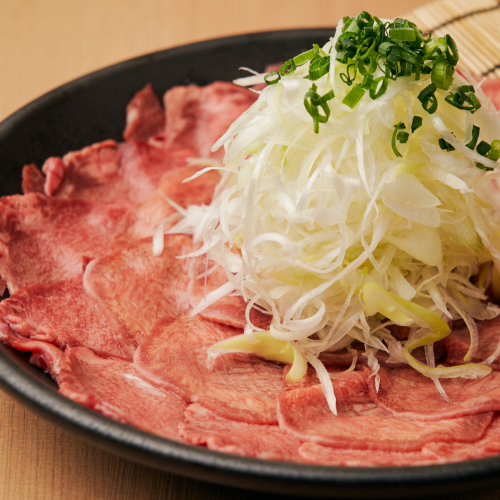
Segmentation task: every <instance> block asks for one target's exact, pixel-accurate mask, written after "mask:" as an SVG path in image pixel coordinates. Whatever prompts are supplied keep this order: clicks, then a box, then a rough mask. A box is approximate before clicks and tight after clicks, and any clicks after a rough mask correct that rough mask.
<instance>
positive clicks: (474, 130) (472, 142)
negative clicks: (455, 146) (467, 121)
mask: <svg viewBox="0 0 500 500" xmlns="http://www.w3.org/2000/svg"><path fill="white" fill-rule="evenodd" d="M478 139H479V127H477V126H476V125H474V126H473V127H472V139H471V140H470V141H469V142H468V143H467V144H466V145H465V146H466V147H468V148H469V149H472V150H474V148H475V147H476V144H477V140H478Z"/></svg>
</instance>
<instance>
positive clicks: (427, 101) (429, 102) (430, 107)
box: [417, 83, 438, 115]
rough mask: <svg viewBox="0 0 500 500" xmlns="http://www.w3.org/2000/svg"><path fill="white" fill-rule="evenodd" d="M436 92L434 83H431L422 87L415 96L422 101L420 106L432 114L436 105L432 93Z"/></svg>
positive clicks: (435, 99)
mask: <svg viewBox="0 0 500 500" xmlns="http://www.w3.org/2000/svg"><path fill="white" fill-rule="evenodd" d="M435 92H436V84H434V83H431V84H429V85H427V87H425V89H423V90H422V91H421V92H420V94H418V96H417V98H418V100H419V101H420V102H421V103H422V107H423V108H424V109H425V111H427V113H429V114H430V115H432V113H435V112H436V110H437V107H438V103H437V98H436V96H435V95H434V93H435Z"/></svg>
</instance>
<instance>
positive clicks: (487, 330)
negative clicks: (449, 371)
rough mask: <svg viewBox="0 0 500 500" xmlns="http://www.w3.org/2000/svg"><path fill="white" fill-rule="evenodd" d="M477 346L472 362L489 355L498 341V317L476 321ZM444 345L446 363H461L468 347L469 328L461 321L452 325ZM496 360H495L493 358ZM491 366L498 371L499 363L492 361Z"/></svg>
mask: <svg viewBox="0 0 500 500" xmlns="http://www.w3.org/2000/svg"><path fill="white" fill-rule="evenodd" d="M477 327H478V331H479V346H478V350H477V353H476V356H475V357H474V359H473V360H472V361H473V362H480V361H484V360H485V359H487V358H488V357H489V356H491V355H492V354H493V353H494V352H495V349H496V348H497V346H498V343H499V342H500V317H498V316H497V317H496V318H494V319H490V320H486V321H478V322H477ZM444 343H445V346H446V363H448V364H450V365H463V364H464V363H465V361H464V357H465V355H466V354H467V351H468V350H469V347H470V333H469V329H468V328H467V327H466V326H465V325H464V324H463V323H461V324H460V325H459V326H454V327H453V329H452V331H451V333H450V335H448V336H447V337H446V338H445V339H444ZM495 361H497V360H495ZM490 366H491V368H493V370H496V371H500V363H499V362H493V363H492V364H490Z"/></svg>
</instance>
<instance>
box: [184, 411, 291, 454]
mask: <svg viewBox="0 0 500 500" xmlns="http://www.w3.org/2000/svg"><path fill="white" fill-rule="evenodd" d="M179 434H180V436H181V437H183V438H184V439H185V440H186V441H187V442H189V443H192V444H198V445H206V446H207V448H208V449H210V450H214V451H222V452H224V453H232V454H233V455H241V456H246V457H256V458H262V459H266V460H286V461H289V462H300V461H301V459H300V456H299V454H298V448H299V446H300V441H299V440H297V439H295V438H293V437H291V436H285V435H284V434H283V433H282V432H281V431H280V429H279V427H278V426H277V425H254V424H246V423H244V422H236V421H235V420H228V419H226V418H223V417H219V416H217V415H216V414H215V413H212V412H211V411H210V410H207V409H206V408H204V407H203V406H201V405H199V404H198V403H194V404H192V405H190V406H188V408H187V410H186V412H185V418H184V421H183V422H181V423H180V424H179Z"/></svg>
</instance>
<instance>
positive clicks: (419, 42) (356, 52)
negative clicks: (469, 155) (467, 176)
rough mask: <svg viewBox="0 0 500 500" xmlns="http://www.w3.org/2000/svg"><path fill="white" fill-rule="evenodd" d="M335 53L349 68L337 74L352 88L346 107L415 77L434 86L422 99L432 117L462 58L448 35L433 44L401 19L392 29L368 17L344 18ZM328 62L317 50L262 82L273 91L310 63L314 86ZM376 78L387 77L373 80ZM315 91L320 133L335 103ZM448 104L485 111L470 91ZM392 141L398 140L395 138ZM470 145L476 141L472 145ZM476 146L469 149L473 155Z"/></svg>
mask: <svg viewBox="0 0 500 500" xmlns="http://www.w3.org/2000/svg"><path fill="white" fill-rule="evenodd" d="M335 51H336V52H335V61H336V62H337V64H338V63H340V64H342V65H344V68H345V69H344V71H340V72H339V77H340V79H341V80H342V81H343V82H344V83H345V84H346V85H348V86H349V87H350V86H353V87H352V89H351V90H350V91H349V92H348V93H347V95H346V96H345V98H344V99H343V101H342V102H343V103H344V104H346V105H347V106H349V107H350V108H351V109H353V108H354V107H355V106H356V105H357V104H358V102H359V101H360V100H361V99H362V97H363V96H364V94H365V93H366V91H367V90H368V91H369V93H370V97H371V99H378V98H380V97H381V96H383V95H384V94H385V93H386V91H387V89H388V86H389V80H397V79H398V78H405V77H406V78H408V77H412V76H413V75H414V78H415V80H420V78H421V77H422V75H430V76H431V78H430V79H431V83H430V85H428V86H427V87H425V88H424V89H423V90H422V91H421V92H420V94H419V95H418V98H419V100H420V102H421V103H422V107H423V108H424V110H425V111H427V113H429V114H433V113H435V112H436V110H437V108H438V100H437V96H436V91H437V90H438V89H440V90H448V89H449V88H450V87H451V85H452V83H453V77H454V72H455V67H456V65H457V63H458V58H459V55H458V49H457V45H456V43H455V41H454V40H453V38H452V37H451V36H450V35H446V36H444V37H436V38H431V34H430V33H426V34H425V35H424V34H422V32H421V31H420V30H419V29H418V28H417V27H416V26H415V24H413V23H412V22H410V21H408V20H406V19H402V18H398V19H396V20H394V21H393V22H392V23H391V22H382V21H381V20H380V19H379V18H378V17H376V16H371V15H370V14H368V13H367V12H362V13H361V14H358V15H357V16H354V17H344V19H343V28H342V33H340V36H339V37H338V38H337V41H336V44H335ZM330 62H331V61H330V54H327V53H326V52H325V51H324V50H323V49H321V48H320V47H319V45H316V44H315V45H313V48H312V49H311V50H308V51H306V52H303V53H302V54H299V55H298V56H296V57H293V58H292V59H289V60H288V61H286V62H285V63H284V64H283V65H282V66H281V69H280V71H279V73H278V72H276V71H273V72H271V73H268V74H267V75H266V76H265V77H264V81H265V82H266V83H267V84H269V85H274V84H276V83H278V82H279V81H280V79H281V78H282V77H285V76H288V75H292V74H293V73H295V71H296V70H297V68H298V67H299V66H302V65H304V64H307V63H309V71H308V74H307V75H306V76H304V78H305V79H308V80H311V81H313V82H314V81H317V80H319V79H321V78H323V77H324V76H326V75H328V74H329V72H330V70H331V64H330ZM358 72H359V74H360V75H361V77H362V79H361V77H359V76H358ZM376 72H378V74H382V75H383V76H378V77H377V78H374V76H373V75H374V74H376ZM360 80H361V81H360ZM312 89H313V87H311V88H310V89H309V91H308V93H307V94H306V96H305V98H304V105H305V106H306V109H307V111H308V112H309V114H310V115H311V116H312V117H313V121H314V124H315V125H314V130H315V132H318V129H319V123H325V122H326V121H327V120H328V117H329V116H330V108H329V107H328V105H327V104H326V102H327V101H328V100H330V99H332V98H333V97H330V93H327V94H326V95H325V96H323V97H320V96H318V94H317V93H316V90H312ZM327 97H328V98H327ZM446 102H448V103H449V104H451V105H452V106H455V107H456V108H458V109H460V110H465V111H470V112H471V113H475V112H476V111H477V110H478V109H479V108H480V107H481V104H480V103H479V101H478V99H477V97H476V96H475V94H474V88H473V87H472V86H462V87H459V88H458V89H457V90H456V91H455V92H453V93H450V94H449V95H448V96H447V97H446ZM323 106H325V108H323V111H324V114H320V111H319V110H318V108H319V107H323ZM326 110H328V111H326ZM318 117H321V119H320V118H318ZM421 125H422V119H421V118H420V117H415V118H414V119H413V122H412V125H411V128H412V133H413V132H414V131H415V130H416V129H417V128H419V127H420V126H421ZM405 134H406V135H407V133H406V132H405V133H403V134H400V136H399V137H401V139H402V140H400V141H399V142H402V143H403V142H404V141H405V137H406V135H405ZM394 140H399V139H398V135H397V134H396V136H395V139H394ZM406 140H408V139H406ZM476 141H477V138H476ZM472 142H474V141H471V143H470V144H472ZM474 145H475V142H474ZM474 145H471V146H470V147H471V149H473V147H474ZM396 151H397V150H396Z"/></svg>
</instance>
